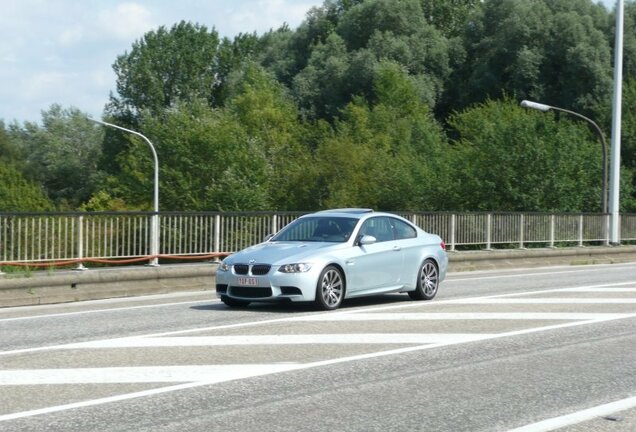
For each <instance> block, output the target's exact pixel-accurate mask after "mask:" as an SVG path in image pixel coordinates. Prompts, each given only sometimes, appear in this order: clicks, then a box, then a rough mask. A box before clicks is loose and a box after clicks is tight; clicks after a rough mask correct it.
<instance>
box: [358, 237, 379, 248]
mask: <svg viewBox="0 0 636 432" xmlns="http://www.w3.org/2000/svg"><path fill="white" fill-rule="evenodd" d="M377 241H378V239H376V238H375V237H373V236H371V235H363V236H362V238H361V239H360V241H358V244H359V245H360V246H365V245H370V244H373V243H375V242H377Z"/></svg>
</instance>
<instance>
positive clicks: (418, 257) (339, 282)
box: [216, 209, 448, 310]
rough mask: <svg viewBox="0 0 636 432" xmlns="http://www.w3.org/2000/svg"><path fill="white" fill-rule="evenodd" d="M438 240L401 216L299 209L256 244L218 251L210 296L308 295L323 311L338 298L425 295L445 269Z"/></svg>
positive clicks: (233, 302) (237, 303) (228, 299)
mask: <svg viewBox="0 0 636 432" xmlns="http://www.w3.org/2000/svg"><path fill="white" fill-rule="evenodd" d="M447 266H448V257H447V255H446V251H445V245H444V242H443V241H442V239H441V238H440V237H439V236H437V235H435V234H429V233H427V232H425V231H423V230H422V229H420V228H418V227H417V226H415V225H413V224H412V223H411V222H409V221H408V220H406V219H404V218H402V217H400V216H397V215H394V214H390V213H380V212H374V211H373V210H368V209H338V210H328V211H322V212H318V213H313V214H308V215H304V216H302V217H300V218H298V219H296V220H295V221H293V222H292V223H290V224H289V225H287V226H286V227H284V228H283V229H282V230H280V231H279V232H278V233H277V234H276V235H274V236H272V237H271V238H269V239H268V240H266V241H265V242H263V243H260V244H257V245H255V246H251V247H249V248H247V249H244V250H242V251H240V252H237V253H235V254H233V255H230V256H229V257H227V258H225V259H224V260H223V262H222V263H221V264H220V265H219V267H218V269H217V273H216V293H217V296H218V297H220V298H221V300H222V301H223V302H224V303H225V304H226V305H228V306H231V307H241V306H247V305H248V304H249V303H250V302H270V301H291V302H314V303H315V305H316V306H317V307H318V308H319V309H322V310H333V309H336V308H338V307H339V306H340V305H341V303H342V301H343V299H346V298H354V297H361V296H368V295H374V294H383V293H402V292H406V293H408V295H409V296H410V297H411V298H412V299H415V300H430V299H432V298H433V297H435V294H437V289H438V287H439V283H440V282H441V281H442V280H444V277H445V276H446V269H447Z"/></svg>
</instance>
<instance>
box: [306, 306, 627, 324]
mask: <svg viewBox="0 0 636 432" xmlns="http://www.w3.org/2000/svg"><path fill="white" fill-rule="evenodd" d="M504 303H506V304H507V302H504ZM479 304H481V303H479ZM488 304H489V303H488ZM632 316H636V314H613V313H558V312H555V313H553V312H434V313H418V312H415V313H408V312H403V313H381V312H378V313H374V312H369V313H355V314H332V315H320V316H308V317H298V318H296V319H295V321H425V320H462V321H463V320H594V321H605V320H613V319H622V318H630V317H632Z"/></svg>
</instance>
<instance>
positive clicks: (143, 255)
mask: <svg viewBox="0 0 636 432" xmlns="http://www.w3.org/2000/svg"><path fill="white" fill-rule="evenodd" d="M301 214H303V213H302V212H259V213H191V212H189V213H161V214H160V215H159V253H158V256H157V255H151V246H150V245H151V237H152V229H151V220H152V216H153V213H46V214H24V213H19V214H18V213H0V265H5V266H6V265H11V264H15V265H25V264H29V265H34V266H37V265H41V266H46V265H62V264H66V265H70V264H74V263H77V264H78V265H80V266H81V264H82V263H84V262H106V263H110V262H117V263H126V262H134V261H145V260H148V261H151V260H152V259H155V258H163V259H169V258H178V259H188V258H197V259H200V258H208V257H209V258H212V257H219V256H222V255H225V254H227V253H231V252H234V251H237V250H239V249H242V248H244V247H247V246H249V245H251V244H254V243H258V242H260V241H262V239H263V238H264V237H265V236H266V235H267V234H269V233H273V232H276V231H277V230H279V229H280V228H282V227H283V226H285V225H286V224H288V223H289V222H291V221H292V220H294V219H295V218H297V217H298V216H300V215H301ZM399 214H400V215H401V216H403V217H406V218H407V219H409V220H411V221H412V222H413V223H415V224H416V225H418V226H420V227H422V228H423V229H425V230H426V231H429V232H433V233H436V234H439V235H440V236H441V237H442V238H443V239H444V240H445V241H446V243H447V245H448V248H449V250H451V251H454V250H456V249H458V248H483V249H490V248H493V247H499V248H501V247H505V248H515V247H518V248H524V247H527V246H546V247H554V246H563V245H574V246H577V245H578V246H583V245H585V244H607V243H608V238H609V237H608V233H609V216H608V215H603V214H544V213H424V212H400V213H399ZM620 220H621V229H620V233H621V237H620V238H621V242H634V241H636V214H623V215H621V218H620Z"/></svg>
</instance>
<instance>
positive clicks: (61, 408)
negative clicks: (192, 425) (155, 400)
mask: <svg viewBox="0 0 636 432" xmlns="http://www.w3.org/2000/svg"><path fill="white" fill-rule="evenodd" d="M203 385H207V384H206V383H201V382H195V383H187V384H179V385H175V386H169V387H161V388H156V389H152V390H144V391H140V392H136V393H126V394H123V395H117V396H110V397H105V398H101V399H92V400H87V401H82V402H75V403H70V404H66V405H57V406H52V407H46V408H40V409H35V410H30V411H22V412H17V413H11V414H5V415H0V422H3V421H9V420H16V419H20V418H25V417H33V416H36V415H42V414H51V413H55V412H60V411H66V410H70V409H75V408H85V407H90V406H96V405H102V404H106V403H112V402H121V401H125V400H130V399H135V398H141V397H148V396H154V395H158V394H162V393H169V392H173V391H178V390H184V389H190V388H195V387H201V386H203Z"/></svg>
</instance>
